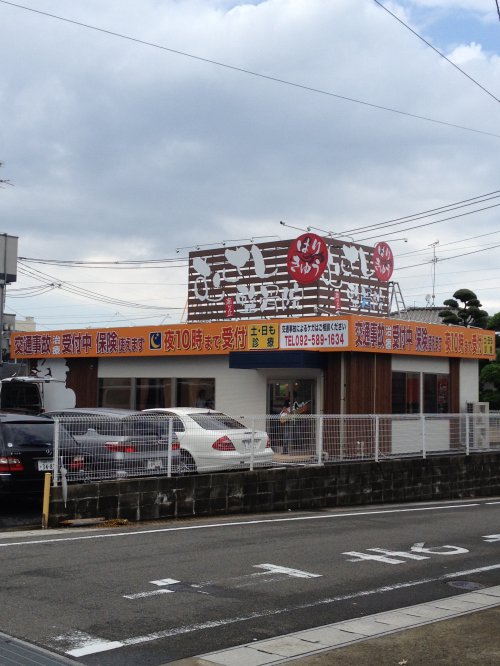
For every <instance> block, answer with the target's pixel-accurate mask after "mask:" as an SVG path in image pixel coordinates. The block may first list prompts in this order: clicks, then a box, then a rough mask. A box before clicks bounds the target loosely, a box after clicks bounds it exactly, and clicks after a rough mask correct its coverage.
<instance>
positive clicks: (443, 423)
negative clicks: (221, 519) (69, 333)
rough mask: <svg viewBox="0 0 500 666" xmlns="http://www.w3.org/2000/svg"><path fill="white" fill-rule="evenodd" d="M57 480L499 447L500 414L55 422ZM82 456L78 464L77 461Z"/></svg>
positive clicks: (64, 419) (378, 458)
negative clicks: (75, 463) (284, 419)
mask: <svg viewBox="0 0 500 666" xmlns="http://www.w3.org/2000/svg"><path fill="white" fill-rule="evenodd" d="M54 420H55V421H56V436H55V445H54V484H55V485H58V484H59V483H60V482H61V481H63V482H65V481H69V482H72V481H73V482H74V481H85V480H88V481H92V480H103V479H114V478H125V477H135V476H157V475H167V476H172V475H177V474H189V473H200V472H216V471H230V470H236V469H251V470H252V469H259V468H263V467H271V466H287V465H317V464H323V463H325V462H328V463H330V462H342V461H362V460H375V461H379V462H381V461H384V460H386V459H393V458H400V457H421V458H425V457H427V456H430V455H433V454H434V455H435V454H450V455H451V454H457V453H463V454H469V453H473V452H487V451H500V413H499V414H472V413H471V414H469V413H464V414H439V415H438V414H432V415H386V414H382V415H354V416H353V415H346V416H343V415H338V414H333V415H292V416H291V418H289V419H288V420H286V421H285V422H283V421H282V420H281V419H280V417H279V416H276V415H260V416H238V417H230V416H226V415H220V414H219V415H217V414H214V415H211V414H194V413H193V414H192V415H189V414H183V415H182V416H173V417H172V416H163V415H158V414H148V415H144V416H142V415H141V416H130V417H127V418H126V419H109V418H108V417H104V416H99V417H96V416H92V417H87V416H78V417H74V416H71V417H67V416H64V417H55V418H54ZM75 459H78V461H79V464H78V465H74V464H72V461H73V460H75Z"/></svg>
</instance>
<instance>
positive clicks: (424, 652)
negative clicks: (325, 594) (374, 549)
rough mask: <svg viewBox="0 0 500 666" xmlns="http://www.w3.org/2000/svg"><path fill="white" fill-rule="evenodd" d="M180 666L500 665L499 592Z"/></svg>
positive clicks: (301, 634)
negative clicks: (270, 665)
mask: <svg viewBox="0 0 500 666" xmlns="http://www.w3.org/2000/svg"><path fill="white" fill-rule="evenodd" d="M172 663H175V664H176V666H214V665H215V664H219V665H223V666H265V665H266V664H279V663H296V664H304V665H305V666H327V665H328V666H330V665H332V666H374V664H376V665H377V666H378V665H379V664H380V665H381V666H385V665H386V664H387V665H388V666H393V665H394V666H416V665H423V664H425V665H426V666H427V665H429V664H430V665H432V666H436V665H440V664H443V665H444V664H447V665H448V664H449V665H453V666H455V665H456V666H462V665H464V666H465V665H468V664H478V665H479V664H480V665H481V666H499V664H500V586H497V587H492V588H484V589H481V590H478V591H477V592H470V593H467V594H463V595H456V596H453V597H447V598H445V599H440V600H437V601H433V602H429V603H426V604H418V605H416V606H410V607H407V608H402V609H399V610H396V611H392V612H387V613H378V614H377V615H372V616H369V617H363V618H358V619H355V620H348V621H344V622H339V623H336V624H333V625H327V626H325V627H318V628H317V629H310V630H306V631H301V632H297V633H295V634H288V635H286V636H281V637H277V638H274V639H269V640H266V641H255V642H253V643H248V644H246V645H242V646H238V647H235V648H230V649H228V650H221V651H220V652H212V653H210V654H205V655H200V656H198V657H193V658H191V659H183V660H181V661H177V662H172Z"/></svg>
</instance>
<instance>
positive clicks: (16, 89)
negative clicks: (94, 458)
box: [0, 0, 500, 330]
mask: <svg viewBox="0 0 500 666" xmlns="http://www.w3.org/2000/svg"><path fill="white" fill-rule="evenodd" d="M380 5H383V7H382V6H380ZM384 7H385V8H386V9H387V10H389V11H390V12H391V13H392V14H395V15H396V16H397V17H399V19H400V21H402V22H403V23H404V24H406V26H409V27H410V28H411V30H413V31H414V32H411V31H410V30H409V29H408V28H407V27H405V25H403V23H401V22H400V21H398V20H397V19H396V18H395V17H394V16H392V15H391V14H390V13H389V12H388V11H386V9H384ZM31 10H34V11H31ZM415 33H417V34H418V35H419V36H420V37H421V38H422V39H419V37H418V36H417V35H416V34H415ZM423 39H425V40H426V41H427V42H428V43H429V44H431V45H432V46H434V48H435V49H437V51H439V52H440V53H441V54H442V56H445V57H442V56H441V55H440V54H439V53H437V52H436V51H435V50H433V49H432V48H431V47H430V46H429V45H428V44H426V43H425V42H424V41H423ZM0 51H1V57H2V75H1V78H0V161H2V162H3V163H4V164H3V167H2V169H1V171H0V178H3V179H9V180H10V182H11V183H12V185H6V186H4V187H3V188H2V189H0V214H1V219H2V225H1V228H0V232H1V233H7V234H10V235H15V236H18V237H19V248H18V251H19V257H20V260H19V267H18V270H19V273H18V281H17V282H16V283H15V284H13V285H11V286H10V287H8V290H7V305H6V310H7V311H8V312H12V313H15V314H16V315H17V316H18V317H19V318H21V319H22V318H24V317H26V316H34V317H35V319H36V321H37V326H38V328H39V329H40V330H48V329H59V328H81V327H84V326H112V325H121V326H129V325H136V324H137V325H140V324H146V323H154V324H160V323H168V322H176V321H180V320H181V318H182V316H183V310H184V306H185V302H186V296H187V268H186V260H185V259H186V257H187V254H188V252H189V249H190V248H192V247H193V246H195V245H196V244H203V245H205V244H206V245H209V244H211V245H214V246H218V245H220V244H221V243H222V241H227V240H235V241H239V240H240V239H248V238H256V239H261V240H272V238H273V237H275V238H282V239H286V238H295V237H296V236H297V235H299V233H300V231H299V230H304V229H305V228H306V227H308V226H313V227H316V228H318V229H323V230H326V231H332V232H335V233H336V234H342V233H344V234H348V235H350V236H354V238H355V239H356V240H364V239H367V238H370V239H371V240H369V241H364V242H365V244H372V243H375V242H376V241H377V240H382V239H386V240H387V241H389V242H391V243H392V248H393V250H394V253H395V255H396V267H397V270H396V272H395V275H394V279H396V280H398V281H399V283H400V285H401V289H402V292H403V296H404V299H405V302H406V304H407V305H425V304H426V302H429V295H432V293H433V292H434V293H435V303H436V304H441V303H442V301H443V300H444V299H446V298H448V297H450V296H451V294H452V293H453V292H454V291H455V290H456V289H458V288H461V287H468V288H470V289H472V290H474V291H475V292H476V293H477V295H478V297H479V298H480V300H481V301H482V303H483V306H484V307H485V309H487V310H488V311H489V312H490V314H493V313H495V312H498V311H500V287H499V278H500V263H499V261H498V256H499V252H500V224H499V215H500V179H499V174H500V101H499V100H500V19H499V14H498V12H497V4H496V0H380V2H378V1H377V0H262V1H258V0H254V1H253V2H250V1H244V0H240V1H237V0H141V1H140V2H139V1H138V0H135V1H134V0H107V1H106V2H102V0H80V2H78V3H76V2H72V3H68V2H66V1H65V0H25V4H24V8H21V7H20V6H17V5H16V4H14V3H11V2H5V1H4V0H0ZM445 58H446V59H445ZM450 61H451V62H450ZM428 211H431V213H429V212H428ZM422 215H425V216H422ZM410 216H414V217H410ZM401 218H406V220H401ZM394 220H397V221H398V223H394V222H393V221H394ZM280 221H284V222H285V224H286V225H287V226H283V225H280ZM384 222H386V223H387V224H385V225H384V226H373V227H372V231H370V232H368V231H367V230H365V231H360V228H363V227H369V226H371V225H380V224H381V223H384ZM402 222H403V223H402ZM404 238H406V239H407V241H406V242H405V241H404V240H403V239H404ZM435 243H437V244H436V245H433V244H435ZM434 248H435V249H434ZM488 248H491V249H488ZM434 251H435V258H436V262H435V263H434V262H433V261H432V260H433V257H434V254H433V253H434ZM35 260H36V261H35ZM160 260H161V261H160ZM61 262H69V263H70V264H71V262H74V263H73V264H72V265H68V264H67V263H66V264H64V263H61ZM82 262H83V265H82ZM100 262H110V263H109V264H106V263H100ZM116 262H119V263H116ZM126 262H135V263H132V264H127V263H126ZM75 264H76V265H75ZM433 268H435V274H434V277H433ZM433 280H434V288H433ZM426 297H427V298H426ZM105 301H108V302H105Z"/></svg>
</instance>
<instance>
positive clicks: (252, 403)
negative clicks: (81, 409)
mask: <svg viewBox="0 0 500 666" xmlns="http://www.w3.org/2000/svg"><path fill="white" fill-rule="evenodd" d="M98 376H99V378H102V377H117V378H118V377H142V378H147V377H150V378H160V377H178V378H186V379H189V378H203V377H213V378H214V379H215V406H216V408H217V409H220V410H221V411H223V412H227V413H228V414H231V415H233V416H235V415H238V414H264V413H265V410H266V378H265V377H263V376H262V375H260V374H259V372H258V371H257V370H236V369H230V368H229V360H228V357H227V356H203V357H196V356H183V357H177V358H176V357H172V358H122V359H118V358H112V359H107V358H103V359H99V370H98Z"/></svg>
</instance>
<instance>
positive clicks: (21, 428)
mask: <svg viewBox="0 0 500 666" xmlns="http://www.w3.org/2000/svg"><path fill="white" fill-rule="evenodd" d="M3 436H4V439H5V441H6V442H8V443H10V444H14V446H15V447H16V448H22V447H23V446H25V447H28V446H29V447H41V448H47V446H52V442H53V439H54V424H53V423H5V424H4V426H3Z"/></svg>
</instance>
